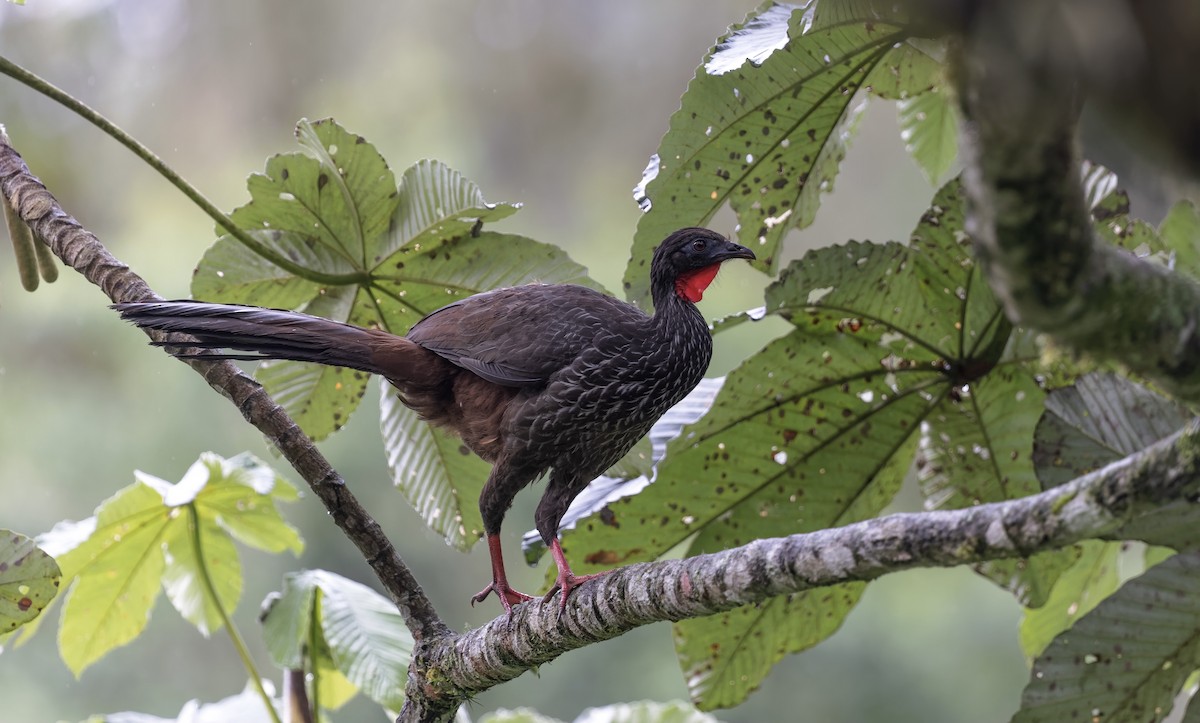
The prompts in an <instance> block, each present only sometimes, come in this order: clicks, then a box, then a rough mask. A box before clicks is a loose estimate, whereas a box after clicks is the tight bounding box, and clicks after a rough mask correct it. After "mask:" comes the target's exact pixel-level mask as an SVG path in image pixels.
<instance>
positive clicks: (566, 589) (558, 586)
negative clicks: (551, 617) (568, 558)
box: [542, 570, 609, 618]
mask: <svg viewBox="0 0 1200 723" xmlns="http://www.w3.org/2000/svg"><path fill="white" fill-rule="evenodd" d="M608 572H609V571H607V570H606V571H604V572H596V573H592V574H591V575H576V574H574V573H571V572H567V573H563V572H561V571H560V572H559V574H558V579H557V580H555V581H554V587H552V588H550V591H549V592H547V593H546V594H545V595H544V596H543V597H542V602H543V603H548V602H550V600H551V599H552V598H553V597H554V593H556V592H560V591H561V592H562V595H561V596H559V598H558V616H559V617H560V618H561V617H562V614H563V612H564V611H565V610H566V609H567V597H568V596H569V595H570V594H571V591H572V590H574V589H575V588H577V587H579V586H580V585H582V584H583V583H585V582H587V581H588V580H591V579H593V578H597V577H600V576H601V575H606V574H608Z"/></svg>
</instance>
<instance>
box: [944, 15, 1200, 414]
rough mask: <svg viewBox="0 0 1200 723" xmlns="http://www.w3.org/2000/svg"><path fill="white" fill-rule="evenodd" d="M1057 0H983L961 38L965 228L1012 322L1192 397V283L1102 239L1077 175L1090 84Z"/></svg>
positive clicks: (1195, 302) (1199, 289)
mask: <svg viewBox="0 0 1200 723" xmlns="http://www.w3.org/2000/svg"><path fill="white" fill-rule="evenodd" d="M1066 17H1067V11H1066V10H1064V9H1063V7H1062V3H1056V2H1050V3H1029V2H984V3H977V4H976V6H975V14H974V16H973V17H972V19H971V22H970V23H969V25H968V26H967V27H966V28H965V34H964V35H963V37H962V38H961V40H960V44H959V48H958V52H957V54H956V67H955V77H956V84H957V89H958V95H959V99H960V102H961V104H962V108H963V115H964V119H965V120H964V124H963V134H962V140H963V148H964V160H965V163H966V170H965V174H964V177H965V181H966V188H967V192H968V196H969V199H970V201H971V210H970V214H969V216H968V222H967V223H968V226H967V228H968V231H969V232H970V233H971V235H972V238H973V239H974V241H975V247H976V250H977V254H978V256H979V259H980V261H981V262H982V264H983V266H984V268H985V270H986V271H987V274H988V278H989V281H990V282H991V286H992V288H993V289H994V290H995V292H996V294H997V295H998V296H999V298H1000V299H1001V301H1002V303H1003V304H1004V306H1005V309H1006V311H1007V312H1008V315H1009V317H1010V318H1011V319H1012V320H1013V321H1014V322H1015V323H1017V324H1020V325H1022V326H1026V327H1028V328H1032V329H1036V330H1038V331H1042V332H1046V333H1047V334H1049V335H1050V336H1051V337H1053V338H1054V339H1055V340H1056V341H1057V342H1059V343H1061V344H1062V345H1064V346H1066V347H1069V348H1071V349H1074V350H1076V351H1079V352H1083V353H1086V354H1090V355H1092V356H1094V357H1097V358H1103V359H1112V360H1116V361H1119V362H1121V363H1122V364H1124V365H1126V366H1127V367H1129V368H1130V369H1131V370H1133V371H1135V372H1137V373H1139V374H1143V375H1145V376H1147V377H1149V378H1151V379H1154V380H1155V381H1157V382H1158V383H1160V384H1162V385H1163V386H1164V387H1165V388H1167V389H1169V390H1171V391H1172V392H1174V393H1175V394H1177V395H1178V396H1180V397H1183V398H1186V399H1190V400H1193V401H1195V400H1197V399H1200V284H1197V283H1196V282H1195V281H1194V280H1192V279H1189V278H1187V277H1185V276H1183V275H1180V274H1177V273H1173V272H1171V271H1168V270H1167V269H1164V268H1163V267H1161V266H1159V265H1156V264H1153V263H1149V262H1144V261H1141V260H1139V259H1137V258H1135V257H1134V256H1132V255H1131V254H1128V253H1124V252H1121V251H1119V250H1117V249H1115V248H1113V247H1111V246H1109V245H1108V244H1105V243H1103V242H1102V241H1101V240H1099V239H1098V238H1097V237H1096V234H1095V232H1094V231H1093V229H1092V226H1091V222H1090V219H1089V214H1088V208H1087V205H1086V204H1085V201H1084V194H1083V190H1082V185H1081V181H1080V158H1079V152H1078V147H1077V141H1076V122H1077V119H1078V115H1079V109H1080V106H1081V103H1082V97H1081V96H1082V94H1083V88H1084V87H1085V86H1084V83H1083V79H1082V78H1081V77H1080V67H1081V65H1080V58H1079V57H1077V56H1075V55H1072V53H1073V52H1074V51H1075V50H1076V49H1075V48H1074V47H1073V46H1071V44H1070V43H1066V42H1064V40H1063V39H1064V38H1067V37H1069V36H1070V35H1071V32H1070V28H1069V27H1067V26H1066V25H1067V23H1066V21H1065V20H1064V18H1066Z"/></svg>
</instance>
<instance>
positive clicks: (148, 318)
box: [113, 301, 395, 375]
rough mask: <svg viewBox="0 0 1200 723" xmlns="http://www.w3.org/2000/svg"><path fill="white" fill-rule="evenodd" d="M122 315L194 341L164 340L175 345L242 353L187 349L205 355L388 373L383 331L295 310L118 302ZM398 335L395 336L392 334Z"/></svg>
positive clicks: (123, 317) (198, 303)
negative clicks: (380, 346) (376, 356)
mask: <svg viewBox="0 0 1200 723" xmlns="http://www.w3.org/2000/svg"><path fill="white" fill-rule="evenodd" d="M113 308H114V309H116V310H117V311H118V312H120V314H121V318H122V319H125V320H126V321H130V322H132V323H134V324H136V325H137V326H139V327H142V328H146V329H158V330H161V331H168V332H179V333H183V334H188V335H190V336H192V337H195V341H161V342H154V344H156V345H157V346H165V347H168V348H171V349H180V350H181V349H185V348H188V347H194V348H201V349H214V350H219V349H231V350H235V351H237V352H242V353H217V354H202V355H200V354H184V353H179V354H176V356H182V357H192V358H204V359H241V360H256V359H290V360H292V361H307V362H316V363H318V364H329V365H332V366H342V367H349V368H351V369H359V370H361V371H365V372H370V373H373V374H385V375H386V371H385V370H382V369H379V368H378V367H377V365H376V364H375V363H374V362H373V361H372V356H373V353H374V346H373V344H372V342H377V341H378V339H379V338H380V337H381V336H383V334H382V332H372V331H369V330H367V329H361V328H359V327H355V326H350V325H348V324H342V323H340V322H337V321H332V320H330V319H323V318H321V317H318V316H309V315H308V314H301V313H298V312H294V311H282V310H279V309H264V308H261V307H257V306H238V305H235V304H210V303H205V302H198V301H158V302H139V303H125V304H114V305H113ZM392 338H393V339H395V337H392Z"/></svg>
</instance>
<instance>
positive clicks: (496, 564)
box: [471, 535, 533, 618]
mask: <svg viewBox="0 0 1200 723" xmlns="http://www.w3.org/2000/svg"><path fill="white" fill-rule="evenodd" d="M487 542H488V553H489V554H490V555H491V557H492V581H491V582H490V583H489V584H488V586H487V587H485V588H484V589H482V590H480V591H479V592H478V593H476V594H475V595H474V596H473V597H472V598H471V606H472V607H474V606H475V603H477V602H483V601H484V600H485V599H486V598H487V596H488V595H490V594H491V593H496V597H498V598H500V604H501V605H503V606H504V611H505V612H506V613H508V617H510V618H511V617H512V606H513V605H520V604H521V603H523V602H526V601H528V600H532V599H533V598H532V597H530V596H529V595H526V594H525V593H523V592H517V591H516V590H513V589H512V587H510V586H509V584H508V577H507V576H506V575H505V574H504V552H503V551H502V550H501V549H500V535H488V536H487Z"/></svg>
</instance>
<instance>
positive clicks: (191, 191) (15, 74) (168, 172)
mask: <svg viewBox="0 0 1200 723" xmlns="http://www.w3.org/2000/svg"><path fill="white" fill-rule="evenodd" d="M0 73H2V74H4V75H7V76H8V77H10V78H12V79H13V80H16V81H17V82H19V83H23V84H24V85H26V86H28V87H29V88H31V89H32V90H34V91H36V92H38V93H41V94H42V95H44V96H46V97H47V98H50V99H51V100H53V101H56V102H57V103H59V104H60V105H62V106H63V107H65V108H66V109H67V110H70V111H72V112H74V113H75V114H76V115H78V116H80V117H81V118H83V119H84V120H86V121H88V122H89V123H91V124H92V125H94V126H96V127H97V128H99V129H100V130H102V131H104V133H105V134H107V135H109V136H111V137H112V138H113V139H115V140H116V141H117V142H118V143H120V144H121V145H123V146H125V147H126V148H128V149H129V150H131V151H133V154H134V155H135V156H137V157H138V158H140V159H142V160H143V161H145V162H146V165H148V166H150V167H151V168H153V169H154V170H156V171H158V173H159V175H161V176H162V177H163V178H165V179H167V182H168V183H170V184H171V185H172V186H175V187H176V188H177V189H179V190H180V191H181V192H182V193H183V195H185V196H187V197H188V198H189V199H190V200H191V201H192V203H194V204H196V205H197V206H199V207H200V210H201V211H203V212H204V213H205V214H207V215H208V216H209V217H210V218H212V219H213V220H214V221H216V222H217V225H218V226H220V227H221V228H222V229H224V230H225V232H226V233H228V234H229V235H231V236H233V237H234V238H235V239H237V240H238V241H240V242H241V243H242V244H244V245H245V246H246V248H248V249H250V250H251V251H253V252H254V253H256V254H258V255H259V256H261V257H263V258H264V259H266V260H268V261H270V262H271V263H273V264H275V265H276V266H278V267H279V268H281V269H283V270H284V271H287V272H288V273H291V274H294V275H296V276H299V277H300V278H303V279H309V280H311V281H315V282H317V283H319V284H330V285H339V286H340V285H346V284H354V283H358V282H360V281H362V276H363V275H362V273H361V272H359V273H353V274H327V273H322V272H320V271H318V270H316V269H310V268H306V267H303V266H299V265H297V264H296V263H294V262H293V261H291V260H290V259H288V258H287V257H285V256H284V255H282V254H279V253H276V252H275V251H273V250H271V249H270V248H268V247H267V246H264V245H263V244H261V243H259V242H258V241H257V240H256V239H255V238H254V237H253V236H251V235H250V232H249V231H247V230H246V229H244V228H241V227H239V226H238V225H237V224H235V223H234V222H233V219H231V218H229V216H227V215H225V214H224V213H222V212H221V209H219V208H217V207H216V206H215V205H214V204H213V202H212V201H210V200H208V198H207V197H206V196H205V195H204V194H203V193H201V192H200V190H199V189H198V188H196V187H195V186H193V185H191V184H190V183H188V182H187V181H186V180H184V178H183V177H182V176H180V175H179V174H178V173H176V172H175V171H174V170H172V169H171V167H170V166H168V165H167V164H166V163H164V162H163V160H162V159H161V158H159V157H158V156H157V155H155V154H154V152H153V151H151V150H150V149H149V148H147V147H146V146H144V145H142V144H141V143H140V142H138V140H137V139H135V138H134V137H133V136H131V135H129V134H128V133H126V132H125V131H123V130H121V128H119V127H118V126H117V125H116V124H115V123H113V122H112V121H110V120H109V119H107V118H105V117H104V116H103V115H101V114H100V113H99V112H98V111H96V110H95V109H93V108H91V107H90V106H88V105H87V104H86V103H84V102H83V101H81V100H78V99H77V98H74V97H73V96H71V95H70V94H69V93H67V92H66V91H65V90H63V89H62V88H59V87H58V86H56V85H54V84H52V83H50V82H49V81H47V80H45V79H44V78H42V77H40V76H38V75H36V74H34V73H32V72H30V71H28V70H26V69H25V68H22V67H21V66H19V65H17V64H16V63H14V62H12V61H11V60H9V59H7V58H5V57H4V56H0Z"/></svg>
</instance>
